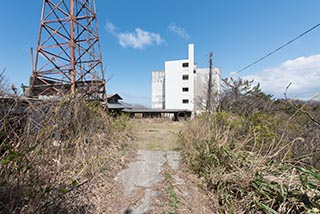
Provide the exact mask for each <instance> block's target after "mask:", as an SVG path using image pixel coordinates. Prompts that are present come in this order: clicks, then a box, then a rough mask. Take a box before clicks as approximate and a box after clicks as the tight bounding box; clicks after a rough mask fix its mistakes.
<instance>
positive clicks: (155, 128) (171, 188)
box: [116, 120, 212, 214]
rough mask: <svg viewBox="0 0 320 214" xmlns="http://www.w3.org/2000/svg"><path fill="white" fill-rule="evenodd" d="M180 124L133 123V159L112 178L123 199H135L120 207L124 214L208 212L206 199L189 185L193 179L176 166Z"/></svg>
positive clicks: (149, 121) (194, 186)
mask: <svg viewBox="0 0 320 214" xmlns="http://www.w3.org/2000/svg"><path fill="white" fill-rule="evenodd" d="M183 125H184V123H174V122H171V121H159V120H141V121H135V128H136V133H137V140H136V144H137V155H138V156H137V160H136V161H134V162H131V163H130V164H129V165H128V168H127V169H125V170H123V171H121V172H119V174H118V176H117V178H116V180H117V181H118V182H119V183H120V184H121V186H122V187H123V193H124V194H125V196H126V197H132V198H135V200H136V201H135V203H133V204H132V205H131V206H129V207H124V211H123V212H124V213H132V214H142V213H212V211H210V208H209V206H208V205H209V201H208V198H207V196H206V195H205V194H204V193H203V192H201V191H200V190H199V189H198V187H197V183H193V182H196V180H197V179H196V178H194V177H192V175H190V174H187V173H186V172H184V171H183V169H182V168H183V166H182V164H181V163H180V159H181V154H180V151H179V149H180V146H179V144H178V142H177V135H178V134H179V131H180V130H181V128H182V127H183ZM139 194H140V197H135V196H136V195H139ZM137 198H138V199H137Z"/></svg>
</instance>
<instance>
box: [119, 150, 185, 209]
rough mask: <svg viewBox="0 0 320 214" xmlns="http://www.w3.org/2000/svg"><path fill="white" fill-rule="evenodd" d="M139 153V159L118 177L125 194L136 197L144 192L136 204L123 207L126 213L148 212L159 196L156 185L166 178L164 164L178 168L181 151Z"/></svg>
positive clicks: (141, 151) (144, 151)
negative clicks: (163, 173) (164, 176)
mask: <svg viewBox="0 0 320 214" xmlns="http://www.w3.org/2000/svg"><path fill="white" fill-rule="evenodd" d="M137 154H138V157H137V161H135V162H133V163H130V164H129V166H128V168H127V169H125V170H123V171H121V172H120V173H119V174H118V176H117V178H116V180H117V181H118V182H120V183H121V184H122V186H123V189H124V194H125V196H127V197H133V198H134V197H135V195H138V194H139V193H140V192H143V194H142V196H141V197H140V198H139V199H138V200H137V201H136V203H135V204H132V205H131V206H130V207H124V208H123V211H124V213H126V212H127V213H132V214H142V213H148V212H149V209H150V207H151V205H152V201H153V199H154V198H155V197H157V196H158V193H157V191H156V190H154V185H155V184H157V183H159V182H161V181H163V179H164V178H163V175H162V171H163V165H164V164H165V163H168V165H169V166H170V167H171V168H172V170H177V169H178V166H179V161H180V153H179V152H174V151H168V152H164V151H152V150H139V151H138V152H137ZM179 181H180V182H181V180H179Z"/></svg>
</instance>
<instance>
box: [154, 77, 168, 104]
mask: <svg viewBox="0 0 320 214" xmlns="http://www.w3.org/2000/svg"><path fill="white" fill-rule="evenodd" d="M152 108H153V109H165V73H164V71H153V72H152Z"/></svg>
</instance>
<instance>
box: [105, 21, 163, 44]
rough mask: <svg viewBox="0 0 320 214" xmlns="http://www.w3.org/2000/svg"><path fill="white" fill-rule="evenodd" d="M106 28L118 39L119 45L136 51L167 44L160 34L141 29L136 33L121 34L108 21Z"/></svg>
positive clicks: (136, 30) (137, 29)
mask: <svg viewBox="0 0 320 214" xmlns="http://www.w3.org/2000/svg"><path fill="white" fill-rule="evenodd" d="M105 28H106V30H107V31H109V32H110V33H111V34H112V35H114V36H115V37H116V38H117V39H118V41H119V44H120V45H121V46H122V47H124V48H125V47H132V48H136V49H143V48H144V47H147V46H151V45H154V44H156V45H161V44H162V43H164V42H165V40H164V39H162V38H161V36H160V34H157V33H153V32H147V31H144V30H142V29H141V28H136V29H135V31H134V32H126V33H123V32H119V31H118V28H117V27H116V26H114V25H113V24H112V23H111V22H110V21H107V24H106V27H105Z"/></svg>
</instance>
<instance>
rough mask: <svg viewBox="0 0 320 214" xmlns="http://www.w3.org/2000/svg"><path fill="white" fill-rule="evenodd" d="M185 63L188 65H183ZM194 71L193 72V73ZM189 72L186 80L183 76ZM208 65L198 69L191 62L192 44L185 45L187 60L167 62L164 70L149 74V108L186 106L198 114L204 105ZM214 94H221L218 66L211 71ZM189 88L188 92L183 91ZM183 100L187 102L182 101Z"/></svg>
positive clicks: (182, 107)
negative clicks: (150, 80) (150, 99)
mask: <svg viewBox="0 0 320 214" xmlns="http://www.w3.org/2000/svg"><path fill="white" fill-rule="evenodd" d="M183 63H188V67H183ZM194 71H196V72H194ZM183 75H188V77H189V79H188V80H183V79H182V76H183ZM208 78H209V68H204V69H197V68H196V65H195V64H194V45H193V44H190V45H189V46H188V59H184V60H176V61H166V62H165V71H154V72H153V73H152V108H157V109H161V108H162V109H164V108H165V109H188V110H191V111H193V112H196V113H200V112H201V111H202V110H203V109H204V108H205V104H206V93H207V90H208V89H207V88H208ZM213 84H214V93H215V94H219V93H220V69H218V68H215V69H214V72H213ZM183 88H188V89H189V91H188V92H183V90H182V89H183ZM183 100H188V101H189V103H187V104H184V103H183Z"/></svg>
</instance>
